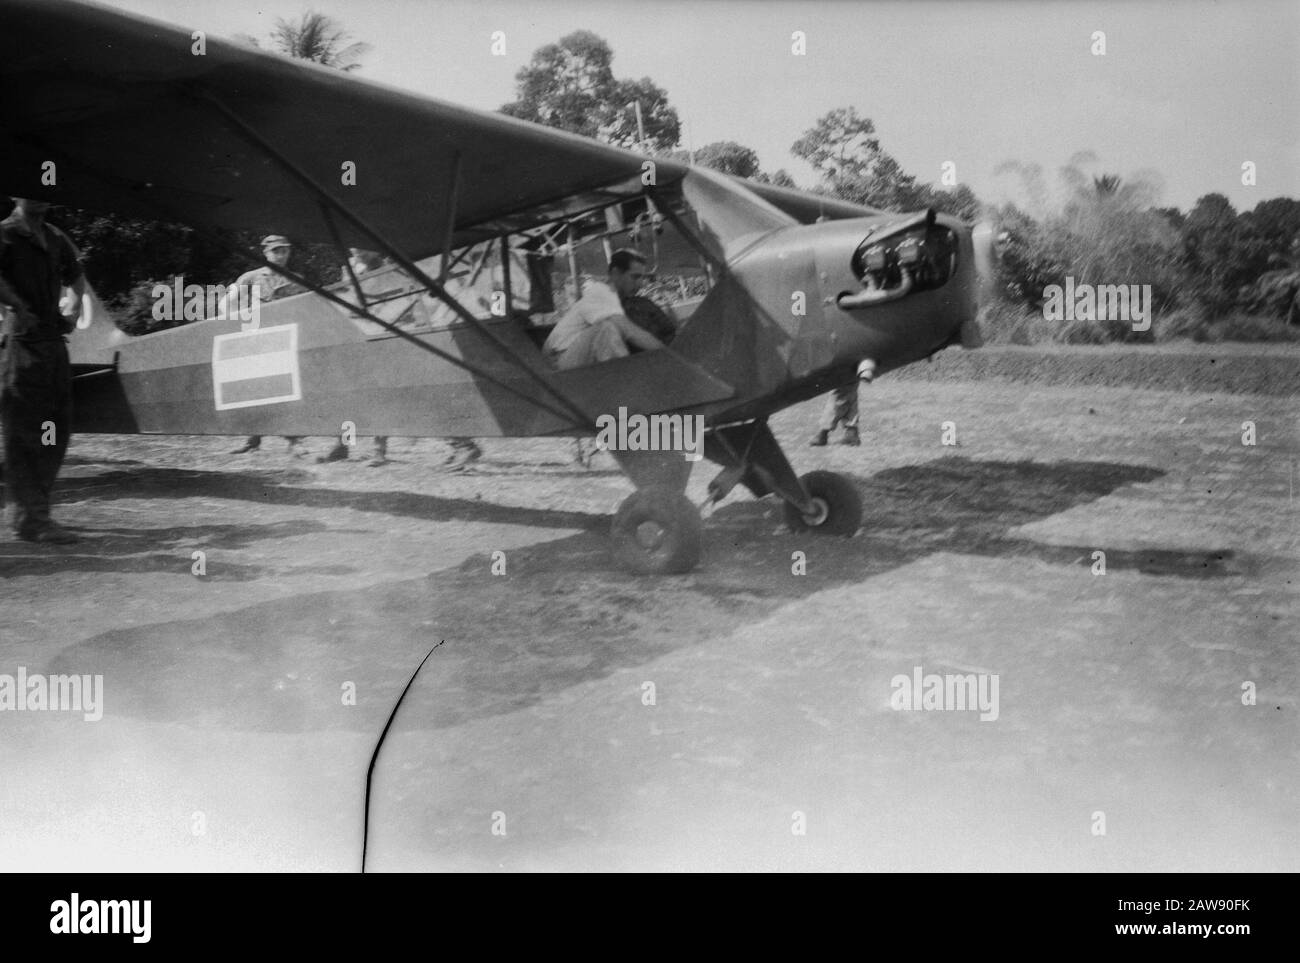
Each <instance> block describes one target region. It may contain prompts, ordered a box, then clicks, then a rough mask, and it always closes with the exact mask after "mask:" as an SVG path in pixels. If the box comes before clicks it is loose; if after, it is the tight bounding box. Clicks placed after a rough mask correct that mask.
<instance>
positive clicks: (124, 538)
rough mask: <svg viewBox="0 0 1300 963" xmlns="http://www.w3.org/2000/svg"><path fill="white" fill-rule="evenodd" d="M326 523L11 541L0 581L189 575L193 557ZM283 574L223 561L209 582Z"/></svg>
mask: <svg viewBox="0 0 1300 963" xmlns="http://www.w3.org/2000/svg"><path fill="white" fill-rule="evenodd" d="M329 530H330V529H329V526H327V525H325V524H324V523H322V522H315V521H309V520H295V521H288V522H273V523H270V524H265V525H258V524H243V525H176V526H171V527H167V528H95V529H93V530H89V531H87V530H85V529H82V530H81V532H82V536H83V537H82V540H81V542H79V543H77V544H75V545H72V546H61V547H58V548H55V547H52V546H49V545H32V544H28V543H26V542H21V541H12V542H9V543H8V544H6V545H5V546H4V549H3V551H0V579H5V578H18V577H22V576H29V575H49V574H53V573H57V572H103V573H125V574H147V573H157V574H168V573H170V574H173V575H190V574H192V566H193V564H194V558H193V554H192V553H193V552H194V551H195V550H201V551H203V552H205V553H209V554H211V553H213V552H218V551H222V552H226V551H235V550H238V549H241V548H247V547H248V546H250V545H253V544H254V543H256V542H260V541H263V540H267V539H270V540H273V541H276V540H280V539H285V538H293V537H296V536H301V535H312V534H316V533H319V532H324V531H329ZM355 571H356V569H354V568H352V567H350V566H341V565H317V566H311V567H307V568H303V567H301V566H298V565H295V566H294V572H295V573H297V574H302V575H310V574H315V575H348V574H350V573H352V572H355ZM275 574H278V570H277V569H274V568H269V567H267V566H264V565H248V564H245V563H240V562H225V561H223V562H222V564H221V565H220V567H217V568H214V569H213V571H212V572H211V573H210V574H207V575H205V576H204V578H205V579H206V580H207V581H212V582H249V581H253V580H255V579H259V578H266V577H268V576H272V575H275Z"/></svg>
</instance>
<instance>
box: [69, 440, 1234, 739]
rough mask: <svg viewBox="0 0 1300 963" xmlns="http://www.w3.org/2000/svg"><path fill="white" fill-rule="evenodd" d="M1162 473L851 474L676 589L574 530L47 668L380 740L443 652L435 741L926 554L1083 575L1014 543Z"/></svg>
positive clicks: (424, 711) (1183, 560)
mask: <svg viewBox="0 0 1300 963" xmlns="http://www.w3.org/2000/svg"><path fill="white" fill-rule="evenodd" d="M1161 475H1162V472H1160V471H1158V470H1155V469H1151V468H1144V467H1137V466H1131V465H1123V464H1114V463H1098V462H1082V461H1065V462H1055V463H1051V464H1040V463H1034V462H1027V461H1026V462H998V461H992V462H990V461H971V460H969V459H965V458H945V459H940V460H937V461H933V462H930V463H927V464H924V465H918V466H911V467H905V468H896V469H889V470H886V471H883V472H881V473H879V474H877V475H875V476H873V477H870V478H859V479H858V482H859V485H860V486H861V488H862V491H863V494H864V497H865V502H866V519H865V524H864V528H863V531H862V532H861V533H860V534H859V535H858V536H857V537H855V538H842V537H839V538H836V537H830V538H826V537H820V536H814V535H808V534H793V533H789V532H786V531H783V530H780V529H779V524H780V523H779V519H780V517H781V510H780V506H779V505H773V504H772V501H773V500H772V499H768V500H765V501H761V502H760V501H748V502H738V503H736V504H733V505H731V506H729V507H727V508H725V509H723V510H722V511H720V512H718V513H717V514H716V515H715V516H714V517H713V518H712V519H711V520H710V521H709V522H708V524H706V526H705V540H706V548H705V556H704V559H703V560H702V562H701V567H700V569H699V570H697V571H696V572H693V573H691V574H689V575H685V576H675V577H639V576H634V575H631V574H628V573H626V572H623V571H621V570H619V569H617V568H616V567H615V566H614V564H613V561H612V559H611V557H610V553H609V544H608V540H607V538H606V537H605V536H604V535H603V534H598V533H597V532H595V531H583V532H580V533H578V534H576V535H570V536H568V537H565V538H561V539H558V540H555V541H551V542H546V543H543V544H538V545H532V546H528V547H524V548H520V549H514V550H511V551H510V552H509V553H508V560H507V565H508V568H507V574H506V575H505V576H494V575H492V574H490V559H489V558H488V555H487V554H486V553H484V554H482V555H478V556H474V557H471V558H469V559H467V560H465V562H463V563H462V564H461V565H459V566H457V567H455V568H451V569H445V570H442V571H438V572H434V573H432V574H430V575H429V576H428V577H426V578H419V579H411V580H406V581H401V582H393V583H388V584H385V585H380V586H374V587H370V588H365V589H358V590H356V591H351V592H348V591H343V592H340V591H330V592H320V593H312V594H309V595H299V596H296V597H293V598H288V599H281V600H276V601H271V602H263V603H259V604H257V605H252V606H248V607H246V608H243V609H238V610H235V611H233V612H229V613H226V614H223V615H216V616H211V617H207V618H204V619H201V620H186V619H177V620H175V621H169V622H164V623H160V624H155V625H150V626H144V627H131V628H124V629H116V630H113V631H109V632H104V633H102V634H100V635H97V636H94V637H92V638H90V639H88V640H86V641H85V642H83V643H81V644H78V645H75V646H72V647H69V648H67V649H64V650H63V651H62V652H61V653H60V655H59V656H58V657H57V658H56V659H55V660H53V663H52V664H51V665H49V666H47V667H46V669H45V670H46V671H48V672H76V673H83V674H84V673H99V672H102V673H103V674H104V675H105V685H106V687H107V688H106V691H107V692H109V693H110V694H112V696H113V702H114V704H115V705H116V706H117V710H116V711H118V712H121V713H125V714H130V715H132V716H136V717H143V718H148V719H151V720H155V721H168V722H180V723H182V724H188V725H191V726H195V727H200V728H212V729H233V730H257V731H278V732H300V731H312V730H320V729H344V730H349V731H356V732H375V733H377V732H378V731H379V730H380V729H381V728H382V726H383V721H384V718H385V717H386V715H387V713H388V711H389V709H390V708H391V705H392V702H393V699H394V698H395V697H396V695H397V693H398V692H399V691H400V690H401V687H402V685H403V684H404V683H405V681H406V679H407V678H408V677H409V674H410V672H411V671H412V669H413V668H414V666H415V665H416V664H417V663H418V661H419V659H420V658H421V657H422V656H423V655H424V653H425V652H426V651H428V649H429V648H430V647H431V646H433V645H434V644H435V643H436V642H438V641H439V640H440V639H446V640H447V644H446V645H443V646H442V647H441V648H440V649H439V650H438V651H437V652H436V653H435V655H434V657H433V658H432V659H430V660H429V664H428V665H427V666H426V667H425V670H424V673H423V674H422V676H421V677H420V681H419V683H418V684H417V686H416V687H415V688H414V689H413V690H412V692H411V695H410V697H409V698H408V700H407V703H406V705H404V707H403V710H402V712H403V715H402V716H401V718H400V719H399V728H403V729H407V730H432V729H439V728H443V727H449V726H455V725H458V724H461V723H465V722H468V721H471V720H475V719H481V718H485V717H489V716H493V715H497V714H502V713H510V712H515V711H518V710H521V709H526V708H528V707H529V706H532V705H535V704H537V703H539V702H542V701H544V700H547V699H548V698H551V697H553V696H555V695H557V694H558V693H560V692H562V691H564V690H565V689H567V688H570V687H572V686H575V685H578V684H581V683H584V682H589V681H592V680H598V679H601V678H604V677H607V676H609V675H610V674H612V673H614V672H616V671H618V670H620V669H624V668H630V667H634V666H637V665H641V664H644V663H647V662H650V661H652V660H654V659H657V658H659V657H661V656H663V655H666V654H668V653H670V652H673V651H675V650H680V649H684V648H688V647H691V646H697V645H707V644H710V643H713V642H717V641H719V640H720V639H721V638H725V637H726V636H727V635H730V634H731V633H734V632H740V633H743V632H744V630H745V628H746V626H747V625H749V624H753V623H755V622H759V621H761V620H763V619H765V618H767V617H768V616H769V615H770V614H772V613H773V612H775V610H776V609H778V608H779V607H781V606H782V605H784V604H786V603H788V602H790V601H792V600H798V599H801V598H806V597H808V596H811V595H813V594H814V593H817V592H821V591H824V590H827V589H832V588H836V587H840V586H845V585H859V584H862V583H864V582H866V581H867V580H869V579H870V578H872V577H873V576H875V575H880V574H883V573H886V572H889V571H891V570H894V569H897V568H899V567H900V566H904V565H907V564H910V563H912V562H916V561H920V560H923V559H925V558H926V557H927V556H930V555H932V554H934V553H960V554H969V555H974V556H985V557H992V558H1012V557H1014V558H1025V557H1029V558H1035V559H1041V560H1044V561H1047V562H1050V563H1057V564H1062V565H1079V566H1087V565H1090V564H1091V558H1090V554H1091V552H1092V551H1093V550H1094V549H1095V548H1096V547H1097V546H1094V545H1081V546H1050V545H1045V544H1041V543H1038V542H1034V541H1032V540H1030V539H1025V538H1019V537H1016V536H1013V535H1011V534H1009V532H1010V530H1012V529H1014V528H1015V527H1017V526H1020V525H1024V524H1027V523H1030V522H1034V521H1039V520H1042V519H1044V518H1047V517H1049V516H1051V515H1054V514H1057V513H1059V512H1062V511H1066V510H1068V509H1071V508H1074V507H1076V506H1079V505H1083V504H1086V503H1089V502H1092V501H1095V500H1096V499H1099V498H1102V497H1104V496H1106V495H1110V494H1112V493H1113V492H1115V491H1116V490H1117V489H1119V488H1121V487H1123V486H1125V485H1129V484H1134V483H1143V482H1149V481H1151V480H1153V479H1155V478H1158V477H1160V476H1161ZM218 482H220V483H222V484H223V485H225V484H228V482H229V479H228V477H227V476H221V477H220V478H216V479H213V478H202V477H200V478H196V479H192V480H191V481H190V482H189V483H188V484H189V485H190V489H191V493H197V492H204V493H210V492H209V491H208V486H210V485H216V484H217V483H218ZM260 490H261V489H259V491H260ZM221 491H222V493H224V494H225V495H227V496H229V495H230V489H229V488H222V489H221ZM338 494H339V493H330V492H320V491H316V490H304V489H293V490H289V491H287V492H286V491H280V492H278V494H277V493H274V491H273V490H272V493H270V494H269V497H271V498H278V499H280V500H281V501H282V503H290V504H302V503H307V504H320V503H321V502H320V501H319V499H326V501H325V502H324V503H325V504H329V505H334V504H337V502H336V501H335V500H334V499H335V498H336V497H337V495H338ZM258 497H259V498H261V497H267V496H262V495H259V496H258ZM357 497H359V498H364V499H367V500H368V504H367V507H368V509H369V510H371V511H377V510H381V505H383V504H390V505H393V506H395V507H397V508H398V509H399V510H404V511H406V512H415V511H417V506H418V512H419V513H421V517H427V516H428V514H429V513H432V514H433V515H434V516H436V517H460V518H468V519H471V520H483V521H501V520H502V516H503V515H504V516H505V517H506V518H508V519H510V520H514V521H518V520H520V519H522V518H527V517H533V516H537V517H542V518H545V519H548V520H549V522H550V524H553V525H554V524H566V525H571V524H573V523H574V521H581V522H583V523H584V524H585V523H586V521H587V520H588V519H589V518H591V517H595V518H601V517H600V516H585V515H578V516H577V517H576V518H575V516H574V515H573V513H568V512H550V513H548V512H523V511H522V510H515V509H505V508H497V509H494V508H493V507H492V506H490V505H484V504H482V503H479V502H472V503H464V502H460V501H457V500H446V499H434V498H428V497H427V496H418V497H417V496H409V498H410V499H412V500H403V499H402V498H401V497H399V496H395V495H390V496H379V498H380V500H379V501H375V500H374V498H375V496H370V495H364V494H363V495H358V496H357ZM385 498H386V499H388V501H387V502H385V501H384V499H385ZM462 513H463V514H462ZM557 518H558V519H563V521H557ZM601 521H602V523H603V521H604V519H603V518H601ZM602 527H603V524H602ZM796 550H800V551H804V552H806V553H807V555H808V569H807V575H805V576H797V577H796V576H793V575H792V574H791V554H792V552H794V551H796ZM1231 557H1232V556H1231V553H1229V552H1216V551H1206V552H1190V553H1180V552H1169V551H1116V550H1115V549H1113V548H1107V565H1108V569H1112V570H1113V569H1124V568H1132V569H1137V570H1144V571H1154V572H1155V573H1157V574H1164V575H1177V576H1181V577H1186V578H1206V577H1216V576H1222V575H1225V574H1229V573H1228V570H1227V569H1226V568H1225V563H1226V562H1228V561H1230V560H1231ZM349 682H351V683H355V685H356V691H357V693H358V701H357V705H355V706H344V705H343V704H342V699H341V698H340V691H341V687H342V686H343V685H344V684H346V683H349Z"/></svg>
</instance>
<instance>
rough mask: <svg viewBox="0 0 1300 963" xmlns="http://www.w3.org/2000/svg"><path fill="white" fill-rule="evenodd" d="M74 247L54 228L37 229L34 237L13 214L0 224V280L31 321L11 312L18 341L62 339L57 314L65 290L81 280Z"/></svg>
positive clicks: (60, 319) (61, 323)
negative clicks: (20, 301)
mask: <svg viewBox="0 0 1300 963" xmlns="http://www.w3.org/2000/svg"><path fill="white" fill-rule="evenodd" d="M80 257H81V256H80V254H79V252H78V251H77V248H76V246H75V245H74V244H73V243H72V242H71V241H70V240H68V237H67V235H65V234H64V233H63V232H62V231H60V230H59V229H58V228H56V227H53V226H51V225H49V224H44V225H42V226H41V237H39V238H38V237H37V236H36V234H35V233H34V232H33V231H32V229H31V228H30V227H29V226H28V225H27V223H26V222H25V221H24V220H23V219H22V218H20V217H19V216H18V212H17V211H15V212H14V213H13V214H11V215H9V217H7V218H5V219H4V220H3V221H0V277H3V278H4V279H5V282H6V283H7V284H8V285H9V287H11V288H12V289H13V291H14V293H15V294H17V295H18V296H19V297H20V298H22V299H23V301H24V302H25V303H26V304H27V306H28V307H29V308H31V310H32V314H33V315H34V317H23V316H22V314H21V312H13V315H14V317H13V322H12V323H13V327H12V329H11V330H12V332H13V334H14V336H15V337H16V338H22V339H45V338H48V339H56V338H62V337H63V335H64V333H65V332H66V330H67V325H66V322H65V321H64V320H63V316H62V315H61V314H60V313H59V298H60V296H61V295H62V293H63V289H64V288H65V287H70V286H71V285H73V284H75V283H76V281H77V279H78V278H79V277H81V260H80Z"/></svg>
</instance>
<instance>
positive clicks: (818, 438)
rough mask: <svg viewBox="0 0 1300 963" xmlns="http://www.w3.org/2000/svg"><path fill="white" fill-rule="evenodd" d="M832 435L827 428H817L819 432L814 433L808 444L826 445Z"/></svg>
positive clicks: (817, 446) (814, 445)
mask: <svg viewBox="0 0 1300 963" xmlns="http://www.w3.org/2000/svg"><path fill="white" fill-rule="evenodd" d="M830 436H831V433H830V432H829V431H827V430H826V429H825V428H819V429H817V434H815V435H813V437H812V441H810V442H808V446H809V447H810V448H822V447H824V446H825V444H826V440H827V439H828V438H830Z"/></svg>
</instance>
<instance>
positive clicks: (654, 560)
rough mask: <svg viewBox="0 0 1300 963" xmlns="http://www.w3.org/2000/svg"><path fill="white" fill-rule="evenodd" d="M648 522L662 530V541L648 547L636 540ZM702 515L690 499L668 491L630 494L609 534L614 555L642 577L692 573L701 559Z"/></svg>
mask: <svg viewBox="0 0 1300 963" xmlns="http://www.w3.org/2000/svg"><path fill="white" fill-rule="evenodd" d="M646 522H654V523H656V524H658V525H659V526H660V527H662V528H663V530H664V532H663V538H662V541H661V542H660V543H659V544H658V545H657V546H655V547H653V548H647V547H646V546H644V545H642V544H641V543H640V542H639V541H638V540H637V529H638V528H639V527H640V526H641V525H643V524H644V523H646ZM703 528H704V526H703V523H702V522H701V520H700V513H699V510H698V509H696V507H695V506H694V505H693V504H691V500H690V499H689V498H687V497H686V496H685V495H683V494H681V493H680V492H676V491H673V490H672V489H669V488H661V487H657V486H656V487H650V488H642V489H638V490H637V491H635V492H633V493H632V494H631V495H628V496H627V498H625V499H623V503H622V504H621V505H619V506H618V511H617V512H616V513H615V514H614V521H613V523H612V525H611V526H610V535H611V536H612V538H613V540H614V554H615V555H616V556H617V557H618V560H619V561H620V562H622V563H623V565H625V566H626V567H627V568H629V569H631V570H632V571H633V572H637V573H639V574H642V575H672V574H680V573H682V572H689V571H690V570H691V569H693V568H695V566H696V564H697V563H698V562H699V560H700V543H701V541H702V540H703Z"/></svg>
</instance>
